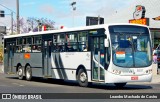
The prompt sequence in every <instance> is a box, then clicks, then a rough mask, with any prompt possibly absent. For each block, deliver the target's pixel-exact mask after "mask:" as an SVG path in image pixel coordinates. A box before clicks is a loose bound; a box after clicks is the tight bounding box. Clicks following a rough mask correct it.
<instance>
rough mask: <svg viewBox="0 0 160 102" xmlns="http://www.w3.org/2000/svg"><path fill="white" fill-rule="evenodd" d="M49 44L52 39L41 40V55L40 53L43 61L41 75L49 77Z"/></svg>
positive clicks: (50, 44)
mask: <svg viewBox="0 0 160 102" xmlns="http://www.w3.org/2000/svg"><path fill="white" fill-rule="evenodd" d="M51 46H52V40H51V39H46V40H44V41H43V53H42V54H43V55H42V62H43V75H44V77H51V75H52V74H51Z"/></svg>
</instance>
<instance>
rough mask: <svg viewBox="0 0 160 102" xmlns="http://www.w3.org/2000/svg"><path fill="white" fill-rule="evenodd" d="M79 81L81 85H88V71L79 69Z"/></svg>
mask: <svg viewBox="0 0 160 102" xmlns="http://www.w3.org/2000/svg"><path fill="white" fill-rule="evenodd" d="M77 81H78V83H79V85H80V86H82V87H87V86H88V76H87V73H86V72H85V71H84V70H83V69H80V70H79V71H78V75H77Z"/></svg>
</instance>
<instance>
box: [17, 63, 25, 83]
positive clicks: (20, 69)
mask: <svg viewBox="0 0 160 102" xmlns="http://www.w3.org/2000/svg"><path fill="white" fill-rule="evenodd" d="M17 74H18V78H19V79H20V80H22V79H24V76H23V69H22V66H18V71H17Z"/></svg>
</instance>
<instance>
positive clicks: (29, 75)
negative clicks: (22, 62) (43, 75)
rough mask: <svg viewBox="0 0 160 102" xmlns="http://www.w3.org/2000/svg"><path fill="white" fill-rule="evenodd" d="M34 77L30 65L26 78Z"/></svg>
mask: <svg viewBox="0 0 160 102" xmlns="http://www.w3.org/2000/svg"><path fill="white" fill-rule="evenodd" d="M31 79H32V69H31V67H30V66H27V67H26V80H28V81H30V80H31Z"/></svg>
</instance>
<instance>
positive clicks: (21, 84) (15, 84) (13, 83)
mask: <svg viewBox="0 0 160 102" xmlns="http://www.w3.org/2000/svg"><path fill="white" fill-rule="evenodd" d="M12 84H14V85H18V86H24V85H22V84H18V83H12Z"/></svg>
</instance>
